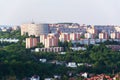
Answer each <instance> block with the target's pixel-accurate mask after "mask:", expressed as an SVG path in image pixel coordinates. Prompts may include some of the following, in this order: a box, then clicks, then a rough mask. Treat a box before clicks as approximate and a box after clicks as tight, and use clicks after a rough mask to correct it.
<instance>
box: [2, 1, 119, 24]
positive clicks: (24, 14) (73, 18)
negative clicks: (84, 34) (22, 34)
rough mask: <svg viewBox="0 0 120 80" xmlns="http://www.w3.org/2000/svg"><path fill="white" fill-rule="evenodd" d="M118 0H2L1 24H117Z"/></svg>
mask: <svg viewBox="0 0 120 80" xmlns="http://www.w3.org/2000/svg"><path fill="white" fill-rule="evenodd" d="M119 3H120V1H119V0H114V1H113V0H99V1H97V0H90V1H88V0H10V1H8V0H2V1H1V2H0V12H1V13H0V18H1V19H0V24H1V25H6V24H7V25H18V24H23V23H29V22H32V21H34V22H37V23H58V22H75V23H80V24H91V25H120V22H119V21H120V15H119V13H120V11H119V9H120V5H119Z"/></svg>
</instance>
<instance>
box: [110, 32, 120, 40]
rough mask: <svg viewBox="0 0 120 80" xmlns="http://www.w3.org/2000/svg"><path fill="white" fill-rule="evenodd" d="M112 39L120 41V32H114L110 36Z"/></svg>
mask: <svg viewBox="0 0 120 80" xmlns="http://www.w3.org/2000/svg"><path fill="white" fill-rule="evenodd" d="M110 37H111V38H112V39H120V33H119V32H113V33H111V34H110Z"/></svg>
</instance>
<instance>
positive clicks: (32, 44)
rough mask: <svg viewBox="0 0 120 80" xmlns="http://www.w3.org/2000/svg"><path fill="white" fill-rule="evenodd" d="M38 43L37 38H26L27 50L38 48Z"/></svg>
mask: <svg viewBox="0 0 120 80" xmlns="http://www.w3.org/2000/svg"><path fill="white" fill-rule="evenodd" d="M38 42H39V41H38V39H37V38H26V48H32V47H36V46H37V43H38Z"/></svg>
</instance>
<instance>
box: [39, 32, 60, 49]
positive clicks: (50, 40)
mask: <svg viewBox="0 0 120 80" xmlns="http://www.w3.org/2000/svg"><path fill="white" fill-rule="evenodd" d="M40 42H41V43H43V45H44V46H45V48H49V47H55V46H58V36H56V34H48V35H40Z"/></svg>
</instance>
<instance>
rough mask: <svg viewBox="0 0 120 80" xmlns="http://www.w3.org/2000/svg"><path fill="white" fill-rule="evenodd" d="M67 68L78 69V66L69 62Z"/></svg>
mask: <svg viewBox="0 0 120 80" xmlns="http://www.w3.org/2000/svg"><path fill="white" fill-rule="evenodd" d="M67 67H71V68H76V67H77V65H76V63H75V62H69V63H68V65H67Z"/></svg>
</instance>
